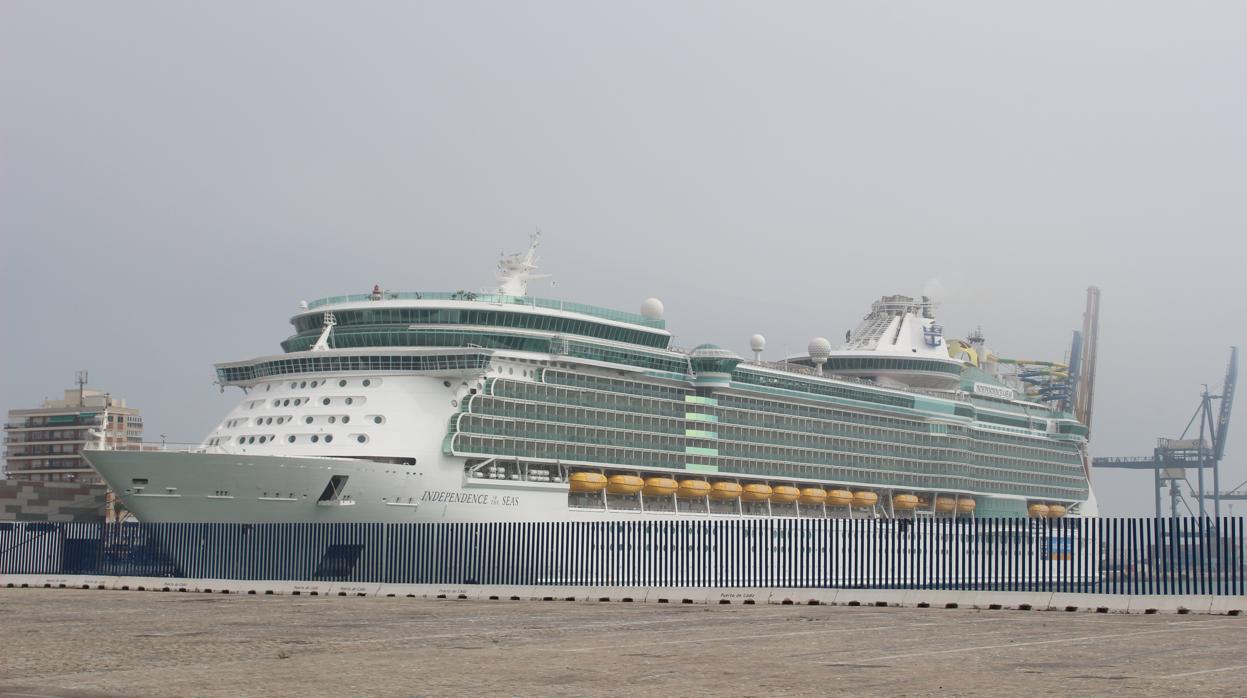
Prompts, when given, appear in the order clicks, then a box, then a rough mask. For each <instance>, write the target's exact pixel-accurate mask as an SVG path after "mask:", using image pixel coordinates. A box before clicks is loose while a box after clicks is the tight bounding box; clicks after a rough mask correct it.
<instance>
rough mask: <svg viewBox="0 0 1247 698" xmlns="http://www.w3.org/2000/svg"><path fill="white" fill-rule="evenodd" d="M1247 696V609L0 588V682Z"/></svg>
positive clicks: (120, 689) (540, 691) (217, 691)
mask: <svg viewBox="0 0 1247 698" xmlns="http://www.w3.org/2000/svg"><path fill="white" fill-rule="evenodd" d="M1127 691H1130V692H1138V693H1143V694H1155V695H1160V694H1166V695H1175V694H1192V693H1202V694H1204V695H1245V694H1247V618H1244V617H1226V616H1194V615H1130V616H1128V615H1118V614H1096V613H1085V612H1084V613H1064V612H1059V611H1007V610H998V611H976V610H966V609H917V608H875V607H843V606H835V607H832V606H762V605H760V606H742V605H731V606H720V605H714V606H693V605H665V604H630V603H619V602H615V603H583V602H565V601H555V602H542V601H454V600H424V599H405V598H341V597H306V596H303V597H293V596H237V595H222V594H195V593H161V592H138V591H134V592H116V591H82V590H71V589H0V696H4V697H5V698H17V697H19V696H21V697H24V698H30V697H33V696H73V697H75V698H95V697H98V696H287V695H299V696H312V695H352V694H354V695H369V696H447V695H454V696H477V695H498V696H513V695H520V696H523V695H534V696H607V695H664V696H698V695H716V696H720V695H749V696H770V695H827V694H833V695H835V694H843V695H888V696H923V695H948V694H958V695H985V696H986V695H1023V694H1026V693H1030V694H1033V695H1056V694H1064V695H1104V694H1107V693H1110V692H1127Z"/></svg>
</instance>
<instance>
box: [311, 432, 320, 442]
mask: <svg viewBox="0 0 1247 698" xmlns="http://www.w3.org/2000/svg"><path fill="white" fill-rule="evenodd" d="M317 441H320V437H319V436H317V435H315V434H312V443H316V442H317Z"/></svg>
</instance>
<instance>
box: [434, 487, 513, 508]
mask: <svg viewBox="0 0 1247 698" xmlns="http://www.w3.org/2000/svg"><path fill="white" fill-rule="evenodd" d="M420 501H422V502H444V503H447V504H488V505H492V506H500V507H517V506H519V505H520V498H519V497H513V496H510V495H501V496H499V495H496V494H473V493H471V492H447V491H445V490H426V491H425V493H424V495H423V496H422V497H420Z"/></svg>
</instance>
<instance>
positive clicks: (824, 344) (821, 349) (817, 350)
mask: <svg viewBox="0 0 1247 698" xmlns="http://www.w3.org/2000/svg"><path fill="white" fill-rule="evenodd" d="M809 351H810V358H811V359H814V360H818V359H822V360H823V361H826V360H827V357H829V356H831V342H830V341H828V340H827V338H826V337H815V338H814V339H811V340H810V346H809Z"/></svg>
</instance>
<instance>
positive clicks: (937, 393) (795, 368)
mask: <svg viewBox="0 0 1247 698" xmlns="http://www.w3.org/2000/svg"><path fill="white" fill-rule="evenodd" d="M742 363H743V364H745V365H748V366H761V367H763V368H769V369H772V370H775V371H784V372H785V373H797V374H800V375H803V376H814V377H816V378H827V379H829V380H834V381H836V382H838V383H853V384H856V385H864V386H869V387H871V388H880V387H882V386H880V385H879V384H878V383H876V382H874V381H869V380H866V379H864V378H858V377H856V376H842V375H839V374H835V373H822V374H820V373H819V372H818V371H816V370H814V369H812V368H810V367H809V366H801V365H799V364H793V363H788V362H786V361H743V362H742ZM897 390H900V391H901V392H904V393H918V394H920V395H930V396H931V397H938V398H944V399H946V400H958V401H960V402H970V395H969V394H967V393H964V392H962V391H960V390H958V391H941V390H927V389H926V388H898V389H897Z"/></svg>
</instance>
